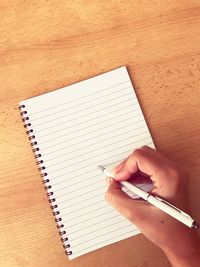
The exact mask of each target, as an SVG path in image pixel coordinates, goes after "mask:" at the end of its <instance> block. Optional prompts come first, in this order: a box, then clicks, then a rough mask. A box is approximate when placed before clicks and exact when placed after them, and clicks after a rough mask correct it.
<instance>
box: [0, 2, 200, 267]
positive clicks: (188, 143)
mask: <svg viewBox="0 0 200 267" xmlns="http://www.w3.org/2000/svg"><path fill="white" fill-rule="evenodd" d="M199 44H200V2H199V0H177V1H172V0H165V1H164V0H160V1H159V0H153V1H149V0H142V1H141V0H134V1H133V0H132V1H130V0H116V1H107V0H98V1H97V0H96V1H89V0H77V1H76V0H74V1H70V0H68V1H64V0H60V1H56V0H49V1H48V0H37V1H36V0H33V1H26V0H16V1H11V0H2V1H1V3H0V85H1V86H0V104H1V105H0V153H1V158H0V266H2V267H18V266H20V267H31V266H36V267H64V266H69V267H121V266H123V267H144V266H145V267H160V266H162V267H167V266H168V267H169V263H168V261H167V260H166V258H165V256H164V255H163V253H162V252H161V251H160V250H159V249H158V248H157V247H155V246H154V245H153V244H151V243H150V241H148V240H147V239H146V238H145V237H143V236H142V235H138V236H136V237H133V238H130V239H128V240H125V241H121V242H119V243H117V244H113V245H110V246H108V247H105V248H102V249H99V250H98V251H95V252H92V253H89V254H87V255H85V256H82V257H80V258H77V259H75V260H73V261H71V262H69V261H68V259H67V256H66V255H65V254H64V250H63V248H62V243H61V242H60V237H59V235H58V231H57V228H56V227H55V222H54V219H53V216H52V214H51V210H50V208H49V204H48V201H47V197H46V193H45V191H44V189H43V185H42V182H41V177H40V175H39V173H38V171H37V167H36V165H35V160H34V157H33V154H32V151H31V147H30V145H29V142H28V139H27V136H26V134H25V131H24V128H23V126H22V122H21V118H20V116H19V111H18V108H17V105H18V102H19V101H21V100H23V99H27V98H30V97H32V96H36V95H39V94H42V93H45V92H50V91H52V90H54V89H57V88H60V87H63V86H65V85H69V84H72V83H75V82H77V81H80V80H83V79H86V78H89V77H91V76H94V75H96V74H100V73H103V72H106V71H109V70H112V69H114V68H117V67H119V66H122V65H126V66H127V67H128V70H129V73H130V75H131V79H132V81H133V83H134V86H135V90H136V93H137V95H138V98H139V101H140V103H141V106H142V109H143V111H144V114H145V117H146V119H147V122H148V125H149V127H150V129H151V133H152V136H153V139H154V141H155V144H156V146H157V148H158V149H159V150H161V151H163V152H165V153H166V154H167V155H168V156H169V157H171V158H172V159H174V160H177V161H179V162H180V163H181V164H183V165H185V166H186V167H187V168H188V169H189V171H190V174H191V177H190V194H191V197H190V198H191V206H192V213H193V215H194V216H195V217H196V218H197V219H199V220H200V205H199V201H200V174H199V173H200V119H199V115H200V45H199ZM172 237H173V233H172Z"/></svg>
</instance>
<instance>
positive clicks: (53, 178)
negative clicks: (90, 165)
mask: <svg viewBox="0 0 200 267" xmlns="http://www.w3.org/2000/svg"><path fill="white" fill-rule="evenodd" d="M151 143H152V142H151ZM151 143H145V145H149V144H151ZM131 151H132V149H131V150H129V151H127V152H123V153H120V154H118V155H114V156H112V157H115V156H119V155H122V154H126V153H129V152H131ZM109 159H110V158H109ZM105 160H108V158H107V159H104V161H105ZM119 161H120V160H117V161H116V163H117V162H119ZM112 163H113V164H114V163H115V162H112V161H111V162H108V163H107V164H108V165H110V164H112ZM96 164H98V162H96ZM90 172H94V170H90V171H87V172H85V173H82V175H85V174H88V173H90ZM67 174H68V173H63V174H61V175H58V176H54V177H52V178H50V180H55V179H57V178H59V177H62V176H65V175H67ZM50 175H51V174H50ZM76 177H77V176H76ZM74 178H75V177H71V178H70V179H68V180H74Z"/></svg>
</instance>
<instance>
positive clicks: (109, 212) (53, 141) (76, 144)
mask: <svg viewBox="0 0 200 267" xmlns="http://www.w3.org/2000/svg"><path fill="white" fill-rule="evenodd" d="M19 108H20V110H21V115H22V116H23V121H24V127H25V128H26V132H27V134H28V136H29V140H30V142H31V146H32V148H33V152H34V153H35V158H36V159H37V164H38V165H39V170H40V171H41V176H42V177H43V179H44V183H45V189H46V190H47V195H48V197H49V202H50V203H51V208H52V210H53V214H54V216H55V221H56V222H57V227H58V228H59V233H60V235H61V240H62V242H63V243H64V248H65V251H66V254H67V255H68V256H69V259H74V258H76V257H78V256H81V255H83V254H85V253H88V252H90V251H93V250H96V249H98V248H101V247H104V246H106V245H109V244H112V243H114V242H117V241H120V240H123V239H125V238H128V237H131V236H134V235H136V234H138V233H139V230H138V229H137V228H136V227H135V226H134V225H133V224H131V223H130V222H129V221H127V220H126V219H125V218H124V217H122V216H121V215H120V214H119V213H118V212H117V211H116V210H114V209H113V208H112V207H111V206H110V205H109V204H108V203H107V202H106V201H105V197H104V194H105V191H106V183H105V178H104V177H103V176H102V174H101V173H100V171H99V169H98V168H97V166H98V165H103V166H107V165H111V164H112V165H113V164H117V163H119V162H120V161H121V160H122V159H124V158H126V157H127V156H128V155H129V154H130V153H131V152H132V151H133V150H134V148H137V147H140V146H142V145H149V146H151V147H154V144H153V141H152V138H151V135H150V132H149V130H148V127H147V125H146V122H145V120H144V117H143V114H142V111H141V109H140V106H139V103H138V100H137V98H136V95H135V93H134V90H133V86H132V84H131V81H130V78H129V75H128V72H127V70H126V67H121V68H118V69H115V70H113V71H110V72H107V73H104V74H102V75H98V76H96V77H93V78H91V79H88V80H85V81H81V82H79V83H76V84H73V85H70V86H67V87H65V88H62V89H58V90H56V91H53V92H50V93H46V94H43V95H41V96H36V97H33V98H30V99H28V100H25V101H22V102H20V106H19Z"/></svg>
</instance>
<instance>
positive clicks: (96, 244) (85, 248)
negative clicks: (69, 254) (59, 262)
mask: <svg viewBox="0 0 200 267" xmlns="http://www.w3.org/2000/svg"><path fill="white" fill-rule="evenodd" d="M134 231H135V232H136V231H138V230H137V229H134V228H133V230H132V231H128V232H126V233H123V234H121V235H117V236H116V237H115V238H117V237H120V236H124V235H125V234H129V233H133V232H134ZM113 239H114V238H113V237H112V238H109V239H106V240H104V241H102V242H99V243H95V245H92V246H89V247H86V246H84V249H82V250H79V251H76V253H74V255H75V254H78V253H81V252H83V251H86V250H87V249H90V248H92V247H97V246H98V245H100V244H103V243H106V242H107V241H110V240H113Z"/></svg>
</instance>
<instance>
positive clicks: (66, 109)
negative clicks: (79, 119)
mask: <svg viewBox="0 0 200 267" xmlns="http://www.w3.org/2000/svg"><path fill="white" fill-rule="evenodd" d="M128 88H131V87H130V86H129V87H126V88H121V89H119V90H118V91H114V92H112V93H110V94H107V95H104V97H107V96H109V95H112V96H113V95H116V93H118V92H120V93H121V92H122V90H124V89H128ZM129 95H133V92H128V93H125V94H120V95H117V96H116V97H112V101H113V100H115V99H119V98H120V99H121V98H122V97H124V96H129ZM94 100H99V99H98V98H95V99H94ZM129 100H131V101H133V100H136V96H134V97H132V98H131V99H130V98H129ZM91 101H92V100H89V101H87V102H84V105H85V104H88V103H91ZM109 102H110V100H107V101H104V102H103V103H102V102H100V103H99V104H95V105H90V106H89V107H87V108H83V109H80V110H77V111H75V112H71V113H69V114H67V116H71V115H74V114H76V113H80V112H82V111H85V110H88V109H92V108H94V107H95V108H96V107H97V106H102V105H104V104H105V103H109ZM70 104H71V102H70ZM77 104H78V105H80V102H77ZM117 104H120V102H118V103H116V104H114V105H117ZM58 107H60V106H58ZM73 107H74V106H73ZM69 110H71V109H70V107H69V106H67V108H65V109H62V110H58V111H57V112H53V113H48V115H45V116H42V117H41V116H40V117H37V118H35V119H32V118H31V121H32V122H33V121H37V120H38V119H39V120H41V119H43V118H48V117H50V118H51V117H52V115H55V114H58V113H60V112H62V113H65V111H69ZM100 110H101V109H99V111H100ZM29 116H30V115H29ZM62 117H63V116H58V117H57V118H59V119H60V118H62ZM55 119H56V118H55ZM49 121H52V120H49ZM49 121H48V120H45V122H42V123H38V124H35V125H36V126H39V125H41V124H44V123H48V122H49Z"/></svg>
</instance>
